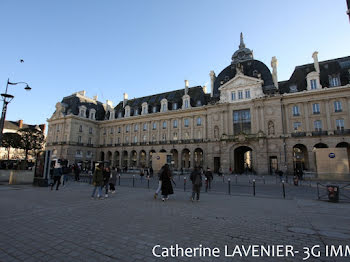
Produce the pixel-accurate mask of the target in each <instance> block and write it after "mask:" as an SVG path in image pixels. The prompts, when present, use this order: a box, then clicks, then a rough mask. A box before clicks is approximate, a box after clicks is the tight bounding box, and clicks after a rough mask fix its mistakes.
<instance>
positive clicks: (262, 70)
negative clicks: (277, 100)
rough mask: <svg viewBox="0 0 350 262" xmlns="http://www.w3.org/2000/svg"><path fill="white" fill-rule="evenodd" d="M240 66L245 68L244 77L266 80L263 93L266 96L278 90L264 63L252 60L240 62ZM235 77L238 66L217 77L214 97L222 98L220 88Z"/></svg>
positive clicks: (232, 65)
mask: <svg viewBox="0 0 350 262" xmlns="http://www.w3.org/2000/svg"><path fill="white" fill-rule="evenodd" d="M240 64H241V65H242V66H243V73H244V75H246V76H250V77H255V78H259V77H260V78H261V79H262V80H264V84H263V92H264V93H265V94H266V93H270V92H273V91H274V90H276V88H275V86H274V84H273V80H272V75H271V72H270V70H269V68H268V67H267V66H266V65H265V64H264V63H263V62H261V61H259V60H255V59H251V60H247V61H243V62H240ZM235 76H236V64H231V65H229V66H228V67H226V68H225V69H224V70H222V71H221V73H220V74H219V75H218V76H217V77H216V79H215V82H214V97H217V96H220V92H219V87H220V86H221V85H223V84H224V83H226V82H227V81H230V80H231V79H233V78H234V77H235Z"/></svg>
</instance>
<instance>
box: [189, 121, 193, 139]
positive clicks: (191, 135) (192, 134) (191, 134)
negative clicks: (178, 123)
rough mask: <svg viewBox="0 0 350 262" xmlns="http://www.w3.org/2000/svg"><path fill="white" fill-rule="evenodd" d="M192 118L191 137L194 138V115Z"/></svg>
mask: <svg viewBox="0 0 350 262" xmlns="http://www.w3.org/2000/svg"><path fill="white" fill-rule="evenodd" d="M190 119H191V123H190V125H191V137H190V139H194V134H193V133H194V117H191V118H190Z"/></svg>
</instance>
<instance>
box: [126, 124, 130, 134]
mask: <svg viewBox="0 0 350 262" xmlns="http://www.w3.org/2000/svg"><path fill="white" fill-rule="evenodd" d="M129 131H130V126H129V125H126V126H125V132H126V133H128V132H129Z"/></svg>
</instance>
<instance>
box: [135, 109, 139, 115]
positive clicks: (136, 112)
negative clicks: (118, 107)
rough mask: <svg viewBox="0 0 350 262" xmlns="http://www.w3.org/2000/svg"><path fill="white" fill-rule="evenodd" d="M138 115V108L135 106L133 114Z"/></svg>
mask: <svg viewBox="0 0 350 262" xmlns="http://www.w3.org/2000/svg"><path fill="white" fill-rule="evenodd" d="M138 115H139V110H138V108H135V109H134V116H138Z"/></svg>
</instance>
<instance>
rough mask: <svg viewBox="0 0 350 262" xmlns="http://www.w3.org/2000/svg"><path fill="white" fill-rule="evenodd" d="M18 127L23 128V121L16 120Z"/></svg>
mask: <svg viewBox="0 0 350 262" xmlns="http://www.w3.org/2000/svg"><path fill="white" fill-rule="evenodd" d="M18 127H19V128H23V120H18Z"/></svg>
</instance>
